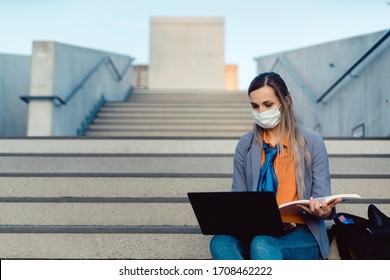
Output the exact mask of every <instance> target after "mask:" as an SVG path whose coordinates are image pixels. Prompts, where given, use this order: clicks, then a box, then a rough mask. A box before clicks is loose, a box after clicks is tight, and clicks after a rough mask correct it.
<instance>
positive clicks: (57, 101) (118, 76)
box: [20, 56, 134, 106]
mask: <svg viewBox="0 0 390 280" xmlns="http://www.w3.org/2000/svg"><path fill="white" fill-rule="evenodd" d="M133 60H134V59H133V58H132V57H130V58H129V62H128V64H127V65H126V67H125V68H124V70H123V71H122V73H119V71H118V68H117V67H116V66H115V64H114V62H113V61H112V59H111V58H110V57H109V56H106V57H104V58H103V59H102V60H101V61H99V63H98V64H96V65H95V66H94V67H93V68H92V70H91V71H89V73H88V74H87V75H86V76H85V77H84V78H83V79H82V80H81V82H80V83H79V84H78V85H77V86H76V87H75V88H74V89H73V90H72V91H71V92H70V93H69V95H68V96H67V97H66V98H65V99H63V98H61V97H60V96H53V95H51V96H37V95H36V96H31V95H27V96H20V99H21V100H23V101H24V102H26V103H29V102H30V101H52V102H54V104H55V105H56V106H61V105H66V104H67V103H68V102H69V101H70V100H71V99H72V98H73V96H75V95H76V93H77V92H79V90H81V89H82V88H83V86H84V84H85V83H86V82H87V81H88V80H89V79H90V78H91V77H92V76H93V74H94V73H95V72H97V71H98V70H99V68H100V66H102V65H103V64H107V65H108V66H111V68H112V70H113V73H114V75H115V79H116V80H117V81H121V80H122V79H123V77H124V75H125V74H126V72H127V70H128V69H129V68H130V67H131V64H132V62H133Z"/></svg>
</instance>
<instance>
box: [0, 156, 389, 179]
mask: <svg viewBox="0 0 390 280" xmlns="http://www.w3.org/2000/svg"><path fill="white" fill-rule="evenodd" d="M329 165H330V172H331V174H335V175H336V174H337V175H339V174H340V175H345V174H348V175H351V174H352V175H372V174H375V175H389V174H390V157H386V158H370V159H369V160H367V158H365V157H363V158H359V157H354V158H339V157H336V158H333V157H331V158H329ZM232 172H233V158H232V156H218V157H215V156H196V157H191V156H190V157H185V156H163V157H161V156H158V157H156V156H146V157H139V156H131V157H113V156H106V157H102V158H99V157H86V156H81V157H74V156H68V157H66V156H49V157H48V156H17V157H14V156H2V157H0V174H1V173H3V174H4V173H15V174H17V173H57V174H58V173H65V174H78V173H93V174H110V173H114V174H203V175H207V174H216V175H230V174H232Z"/></svg>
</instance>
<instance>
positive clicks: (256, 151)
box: [250, 140, 261, 192]
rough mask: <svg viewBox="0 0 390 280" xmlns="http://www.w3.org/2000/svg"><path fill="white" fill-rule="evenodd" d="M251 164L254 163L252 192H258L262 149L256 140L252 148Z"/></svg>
mask: <svg viewBox="0 0 390 280" xmlns="http://www.w3.org/2000/svg"><path fill="white" fill-rule="evenodd" d="M250 155H251V163H252V165H251V166H252V191H254V192H256V191H257V187H258V183H259V177H260V158H261V149H260V145H259V143H258V142H257V141H256V140H254V141H253V142H252V148H251V152H250Z"/></svg>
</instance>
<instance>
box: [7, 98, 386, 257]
mask: <svg viewBox="0 0 390 280" xmlns="http://www.w3.org/2000/svg"><path fill="white" fill-rule="evenodd" d="M229 94H230V93H229ZM231 94H232V95H227V94H223V93H214V94H211V95H205V94H202V93H183V95H180V96H178V95H177V94H163V93H149V94H148V93H147V92H142V93H135V94H134V95H133V96H132V97H131V99H130V101H131V102H130V103H129V104H107V106H106V107H104V108H103V109H102V111H101V113H100V114H99V116H98V118H97V119H96V122H95V123H94V124H93V125H92V126H91V129H90V130H89V131H88V137H85V138H22V139H0V193H1V197H0V248H1V250H0V258H1V259H14V258H17V259H19V258H23V259H29V258H32V259H209V258H210V254H209V250H208V242H209V239H210V237H209V236H203V235H202V234H201V233H200V230H199V228H198V226H197V221H196V218H195V216H194V215H193V212H192V209H191V206H190V204H189V203H188V200H187V197H186V194H187V192H189V191H225V190H226V191H228V190H230V186H231V174H232V162H233V153H234V149H235V146H236V144H237V140H238V136H239V135H241V134H242V133H243V132H245V131H246V130H248V129H250V128H251V119H250V114H249V112H248V111H249V109H248V107H249V106H247V104H246V102H247V100H246V95H245V93H244V94H242V96H241V95H239V93H236V94H234V93H231ZM241 97H243V98H241ZM202 100H203V101H202ZM134 104H137V105H136V106H135V105H134ZM213 106H215V107H213ZM137 107H138V108H137ZM226 108H228V110H225V109H226ZM236 114H238V115H239V116H242V118H241V119H239V120H238V119H236V118H235V115H236ZM124 116H128V118H127V117H126V118H125V117H124ZM210 117H211V119H210V122H208V121H207V119H209V118H210ZM234 121H237V122H238V121H240V122H238V123H240V126H239V125H238V124H237V126H236V125H234V129H232V128H231V127H229V125H228V124H229V122H234ZM108 124H110V125H112V126H107V125H108ZM132 124H134V127H137V129H135V130H132V129H131V127H132ZM143 125H145V126H143ZM146 125H148V126H146ZM196 125H198V126H196ZM145 127H147V129H145ZM232 127H233V125H232ZM215 128H218V129H215ZM92 135H93V136H99V137H91V136H92ZM117 135H121V136H122V137H118V136H117ZM326 145H327V148H328V152H329V154H330V166H331V174H332V185H333V192H334V193H359V194H360V195H361V196H362V197H364V200H362V201H361V202H360V203H359V204H353V203H350V204H348V203H345V204H343V205H341V206H339V208H338V210H339V211H346V212H354V213H356V214H357V215H362V216H366V211H367V210H366V209H367V205H368V203H370V202H375V203H376V204H377V206H378V207H379V208H380V209H381V210H383V211H384V212H385V213H387V214H390V141H388V140H381V139H376V140H375V139H371V140H356V139H326Z"/></svg>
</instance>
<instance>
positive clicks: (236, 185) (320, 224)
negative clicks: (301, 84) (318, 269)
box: [232, 128, 331, 259]
mask: <svg viewBox="0 0 390 280" xmlns="http://www.w3.org/2000/svg"><path fill="white" fill-rule="evenodd" d="M300 132H301V133H302V135H303V136H304V138H305V141H306V144H307V149H308V151H309V153H310V154H311V157H312V170H311V171H310V170H309V169H307V168H306V162H305V161H303V162H302V173H303V174H302V175H303V178H304V183H305V193H304V197H301V198H300V199H309V198H310V197H311V196H312V197H314V198H316V197H322V196H328V195H331V188H330V174H329V162H328V154H327V151H326V148H325V143H324V141H323V139H322V137H321V135H320V134H319V133H316V132H312V131H309V130H307V129H303V128H300ZM261 149H262V147H260V145H259V143H258V142H257V141H256V139H255V137H254V135H253V131H250V132H248V133H246V134H244V135H243V136H241V138H240V141H239V142H238V144H237V147H236V152H235V155H234V168H233V184H232V190H233V191H253V192H255V191H257V185H258V182H259V171H260V157H261ZM303 153H304V152H303V151H301V155H302V156H303ZM303 218H304V221H305V222H306V224H307V226H308V227H309V229H310V231H311V232H312V233H313V235H314V236H315V238H316V239H317V242H318V245H319V247H320V250H321V255H322V258H323V259H326V258H327V257H328V254H329V241H328V235H327V232H326V228H325V223H324V221H323V220H322V219H318V218H316V217H314V216H313V215H310V214H304V215H303Z"/></svg>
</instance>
